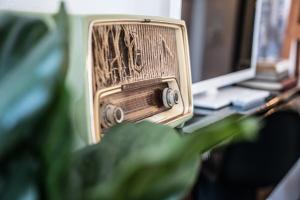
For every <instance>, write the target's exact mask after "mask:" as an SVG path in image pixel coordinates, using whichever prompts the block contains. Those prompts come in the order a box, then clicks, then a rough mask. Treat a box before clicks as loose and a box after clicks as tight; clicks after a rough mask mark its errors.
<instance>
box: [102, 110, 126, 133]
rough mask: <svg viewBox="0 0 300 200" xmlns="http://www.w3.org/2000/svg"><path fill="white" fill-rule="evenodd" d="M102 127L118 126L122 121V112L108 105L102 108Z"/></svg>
mask: <svg viewBox="0 0 300 200" xmlns="http://www.w3.org/2000/svg"><path fill="white" fill-rule="evenodd" d="M101 115H102V125H103V126H104V127H105V128H109V127H111V126H113V125H115V124H120V123H122V122H123V121H124V111H123V109H122V108H120V107H118V106H114V105H111V104H108V105H106V106H105V107H104V109H103V111H102V113H101Z"/></svg>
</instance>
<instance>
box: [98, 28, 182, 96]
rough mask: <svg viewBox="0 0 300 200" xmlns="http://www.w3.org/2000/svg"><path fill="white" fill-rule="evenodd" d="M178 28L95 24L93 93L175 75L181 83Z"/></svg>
mask: <svg viewBox="0 0 300 200" xmlns="http://www.w3.org/2000/svg"><path fill="white" fill-rule="evenodd" d="M176 45H177V44H176V28H173V27H166V26H159V25H153V24H146V23H145V24H109V25H107V24H95V25H94V27H93V29H92V49H93V50H92V55H93V70H94V73H93V76H94V78H93V80H94V83H93V87H94V92H95V91H98V90H101V89H103V88H106V87H111V86H116V85H123V84H129V83H134V82H138V81H145V80H151V79H156V78H162V77H174V78H175V79H176V80H177V82H179V71H178V68H179V63H178V55H177V54H178V52H177V51H178V50H177V49H178V48H177V46H176Z"/></svg>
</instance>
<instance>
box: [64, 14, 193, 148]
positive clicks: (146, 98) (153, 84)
mask: <svg viewBox="0 0 300 200" xmlns="http://www.w3.org/2000/svg"><path fill="white" fill-rule="evenodd" d="M70 52H71V55H70V60H71V62H70V69H69V73H68V77H67V83H68V86H69V87H70V88H71V91H72V94H73V95H72V109H71V110H73V113H72V116H73V117H74V120H73V121H74V126H75V130H76V131H78V132H79V134H81V136H80V138H79V141H81V142H83V143H84V144H90V143H96V142H99V141H100V139H101V137H102V136H104V135H105V132H106V130H107V129H108V128H110V127H112V126H113V125H115V124H118V123H122V122H139V121H141V120H149V121H152V122H155V123H161V124H166V125H169V126H172V127H176V126H179V125H181V124H182V123H184V122H185V121H186V120H187V119H189V118H190V117H191V116H192V93H191V74H190V64H189V52H188V41H187V32H186V27H185V23H184V22H183V21H180V20H171V19H165V18H153V17H152V18H149V17H141V16H85V17H83V16H72V17H71V44H70Z"/></svg>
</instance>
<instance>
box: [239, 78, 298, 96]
mask: <svg viewBox="0 0 300 200" xmlns="http://www.w3.org/2000/svg"><path fill="white" fill-rule="evenodd" d="M239 85H241V86H244V87H249V88H254V89H261V90H268V91H280V92H281V91H286V90H289V89H291V88H294V87H296V86H297V78H296V77H288V78H285V79H283V80H281V81H277V82H271V81H264V80H259V79H252V80H249V81H245V82H242V83H240V84H239Z"/></svg>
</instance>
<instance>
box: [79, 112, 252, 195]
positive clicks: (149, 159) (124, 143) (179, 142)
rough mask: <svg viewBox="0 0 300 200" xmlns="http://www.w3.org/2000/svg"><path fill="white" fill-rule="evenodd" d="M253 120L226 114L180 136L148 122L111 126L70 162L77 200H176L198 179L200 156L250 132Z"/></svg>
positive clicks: (167, 128)
mask: <svg viewBox="0 0 300 200" xmlns="http://www.w3.org/2000/svg"><path fill="white" fill-rule="evenodd" d="M255 123H256V121H253V119H244V120H240V119H239V118H238V117H231V118H228V119H225V120H223V121H221V122H218V123H216V124H214V125H212V126H209V127H207V128H203V129H200V130H198V131H196V132H195V133H193V134H190V135H185V136H180V135H179V134H178V133H177V131H176V130H175V129H172V128H170V127H167V126H162V125H157V124H153V123H150V122H141V123H138V124H123V125H119V126H116V127H114V128H112V129H110V130H109V131H108V132H107V133H106V135H105V137H104V138H103V140H102V141H101V143H100V144H97V145H94V146H91V147H87V148H86V149H84V150H82V151H80V152H79V154H78V157H77V159H76V160H75V164H74V167H75V169H74V170H75V175H74V176H77V180H81V183H80V184H81V185H80V186H77V187H78V188H80V187H82V189H83V191H82V193H81V194H80V199H143V200H147V199H149V200H150V199H181V198H182V197H183V196H184V194H186V192H187V191H188V190H189V189H190V188H191V187H192V185H193V183H194V180H195V178H196V177H197V173H198V170H199V164H200V154H201V153H203V152H205V151H207V150H209V149H211V148H212V147H214V146H215V145H217V144H219V143H221V142H223V141H225V140H228V139H234V138H239V139H241V138H242V137H244V136H246V137H244V138H249V135H255V131H257V126H256V125H255Z"/></svg>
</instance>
